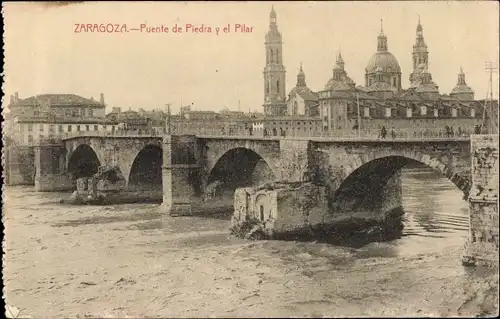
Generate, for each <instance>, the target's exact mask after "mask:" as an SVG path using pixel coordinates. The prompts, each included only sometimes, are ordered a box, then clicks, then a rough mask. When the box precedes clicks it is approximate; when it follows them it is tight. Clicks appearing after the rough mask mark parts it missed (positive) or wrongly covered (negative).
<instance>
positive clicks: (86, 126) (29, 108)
mask: <svg viewBox="0 0 500 319" xmlns="http://www.w3.org/2000/svg"><path fill="white" fill-rule="evenodd" d="M7 108H8V110H9V113H8V114H9V115H8V117H7V118H6V120H7V121H6V127H7V130H6V134H9V135H10V137H11V139H12V140H13V141H15V143H16V144H18V145H33V144H35V143H37V142H38V141H40V140H44V139H46V138H56V137H58V136H62V135H64V134H67V133H72V132H79V131H111V130H112V127H114V126H115V125H116V123H114V122H110V121H108V120H107V119H106V117H105V108H106V105H105V103H104V95H103V94H102V93H101V98H100V101H96V100H94V99H93V98H90V99H87V98H84V97H81V96H78V95H75V94H41V95H36V96H32V97H28V98H26V99H20V98H19V95H18V93H15V95H11V97H10V103H9V105H8V106H7Z"/></svg>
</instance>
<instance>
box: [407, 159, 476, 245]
mask: <svg viewBox="0 0 500 319" xmlns="http://www.w3.org/2000/svg"><path fill="white" fill-rule="evenodd" d="M402 178H403V206H404V209H405V212H406V216H405V229H404V231H403V236H426V237H445V234H446V233H458V234H459V235H460V236H465V235H466V233H467V231H468V227H469V216H468V213H469V208H468V203H467V201H465V200H463V198H462V197H463V195H462V193H461V191H460V190H458V189H457V188H456V186H455V185H454V184H453V183H452V182H451V181H449V180H448V179H446V178H444V177H442V176H441V175H440V174H439V173H436V172H434V171H432V170H430V169H411V170H408V169H406V170H403V174H402Z"/></svg>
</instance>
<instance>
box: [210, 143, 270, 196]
mask: <svg viewBox="0 0 500 319" xmlns="http://www.w3.org/2000/svg"><path fill="white" fill-rule="evenodd" d="M271 163H272V161H271V160H270V159H269V158H266V156H265V155H261V154H259V153H258V152H256V151H255V150H252V149H250V148H245V147H236V148H232V149H229V150H226V151H225V152H223V153H221V154H219V156H217V157H216V158H215V160H214V161H213V162H212V163H211V164H210V165H209V167H208V178H207V185H209V184H211V183H213V182H215V181H219V182H221V183H222V184H223V185H227V186H229V187H230V188H231V189H232V188H237V187H245V186H250V185H252V184H255V183H263V182H268V181H273V180H276V178H277V177H278V176H279V175H278V174H277V171H276V169H275V168H274V167H273V165H270V164H271ZM254 173H257V175H255V174H254Z"/></svg>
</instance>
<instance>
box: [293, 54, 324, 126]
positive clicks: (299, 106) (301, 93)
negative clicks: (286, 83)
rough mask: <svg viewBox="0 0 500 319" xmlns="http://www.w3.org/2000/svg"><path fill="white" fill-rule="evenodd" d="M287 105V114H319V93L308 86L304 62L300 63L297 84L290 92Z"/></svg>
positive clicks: (310, 115)
mask: <svg viewBox="0 0 500 319" xmlns="http://www.w3.org/2000/svg"><path fill="white" fill-rule="evenodd" d="M286 107H287V112H286V114H287V115H291V116H297V115H302V116H306V117H316V116H319V110H318V93H316V92H313V91H312V90H311V89H310V88H308V87H307V84H306V75H305V73H304V70H302V64H300V70H299V73H298V74H297V85H296V86H295V87H294V88H293V89H292V90H291V91H290V93H288V99H287V101H286Z"/></svg>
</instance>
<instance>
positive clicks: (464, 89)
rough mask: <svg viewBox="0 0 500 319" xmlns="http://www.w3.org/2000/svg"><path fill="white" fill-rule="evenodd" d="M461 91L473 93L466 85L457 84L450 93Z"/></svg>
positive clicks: (459, 92)
mask: <svg viewBox="0 0 500 319" xmlns="http://www.w3.org/2000/svg"><path fill="white" fill-rule="evenodd" d="M461 93H468V94H474V90H472V89H471V88H470V87H469V86H468V85H463V84H462V85H460V84H459V85H457V86H455V87H454V88H453V90H451V94H461Z"/></svg>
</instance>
